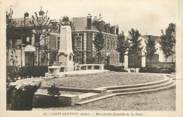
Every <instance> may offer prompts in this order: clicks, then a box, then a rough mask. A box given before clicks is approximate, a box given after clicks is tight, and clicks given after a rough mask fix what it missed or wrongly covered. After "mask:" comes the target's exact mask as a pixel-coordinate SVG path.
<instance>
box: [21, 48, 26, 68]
mask: <svg viewBox="0 0 183 117" xmlns="http://www.w3.org/2000/svg"><path fill="white" fill-rule="evenodd" d="M21 49H22V66H25V51H24V49H25V48H24V47H22V48H21Z"/></svg>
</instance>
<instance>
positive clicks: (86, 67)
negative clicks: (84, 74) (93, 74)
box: [75, 64, 104, 70]
mask: <svg viewBox="0 0 183 117" xmlns="http://www.w3.org/2000/svg"><path fill="white" fill-rule="evenodd" d="M75 70H104V64H80V65H76V66H75Z"/></svg>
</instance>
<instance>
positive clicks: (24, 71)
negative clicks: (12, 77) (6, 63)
mask: <svg viewBox="0 0 183 117" xmlns="http://www.w3.org/2000/svg"><path fill="white" fill-rule="evenodd" d="M47 72H48V66H24V67H22V68H20V70H19V75H20V76H21V77H31V76H33V77H39V76H44V75H45V73H47Z"/></svg>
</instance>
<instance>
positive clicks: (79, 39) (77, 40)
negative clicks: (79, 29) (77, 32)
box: [74, 36, 82, 50]
mask: <svg viewBox="0 0 183 117" xmlns="http://www.w3.org/2000/svg"><path fill="white" fill-rule="evenodd" d="M74 47H75V48H76V49H77V50H81V49H82V37H81V36H77V37H76V38H75V44H74Z"/></svg>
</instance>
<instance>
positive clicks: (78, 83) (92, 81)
mask: <svg viewBox="0 0 183 117" xmlns="http://www.w3.org/2000/svg"><path fill="white" fill-rule="evenodd" d="M161 79H163V75H162V74H152V73H130V74H129V73H125V72H107V73H99V74H90V75H81V76H72V77H64V78H55V79H51V80H48V81H44V82H43V83H42V86H51V85H52V84H56V86H66V87H76V88H97V87H104V86H116V85H127V84H138V83H145V82H151V81H157V80H161Z"/></svg>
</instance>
